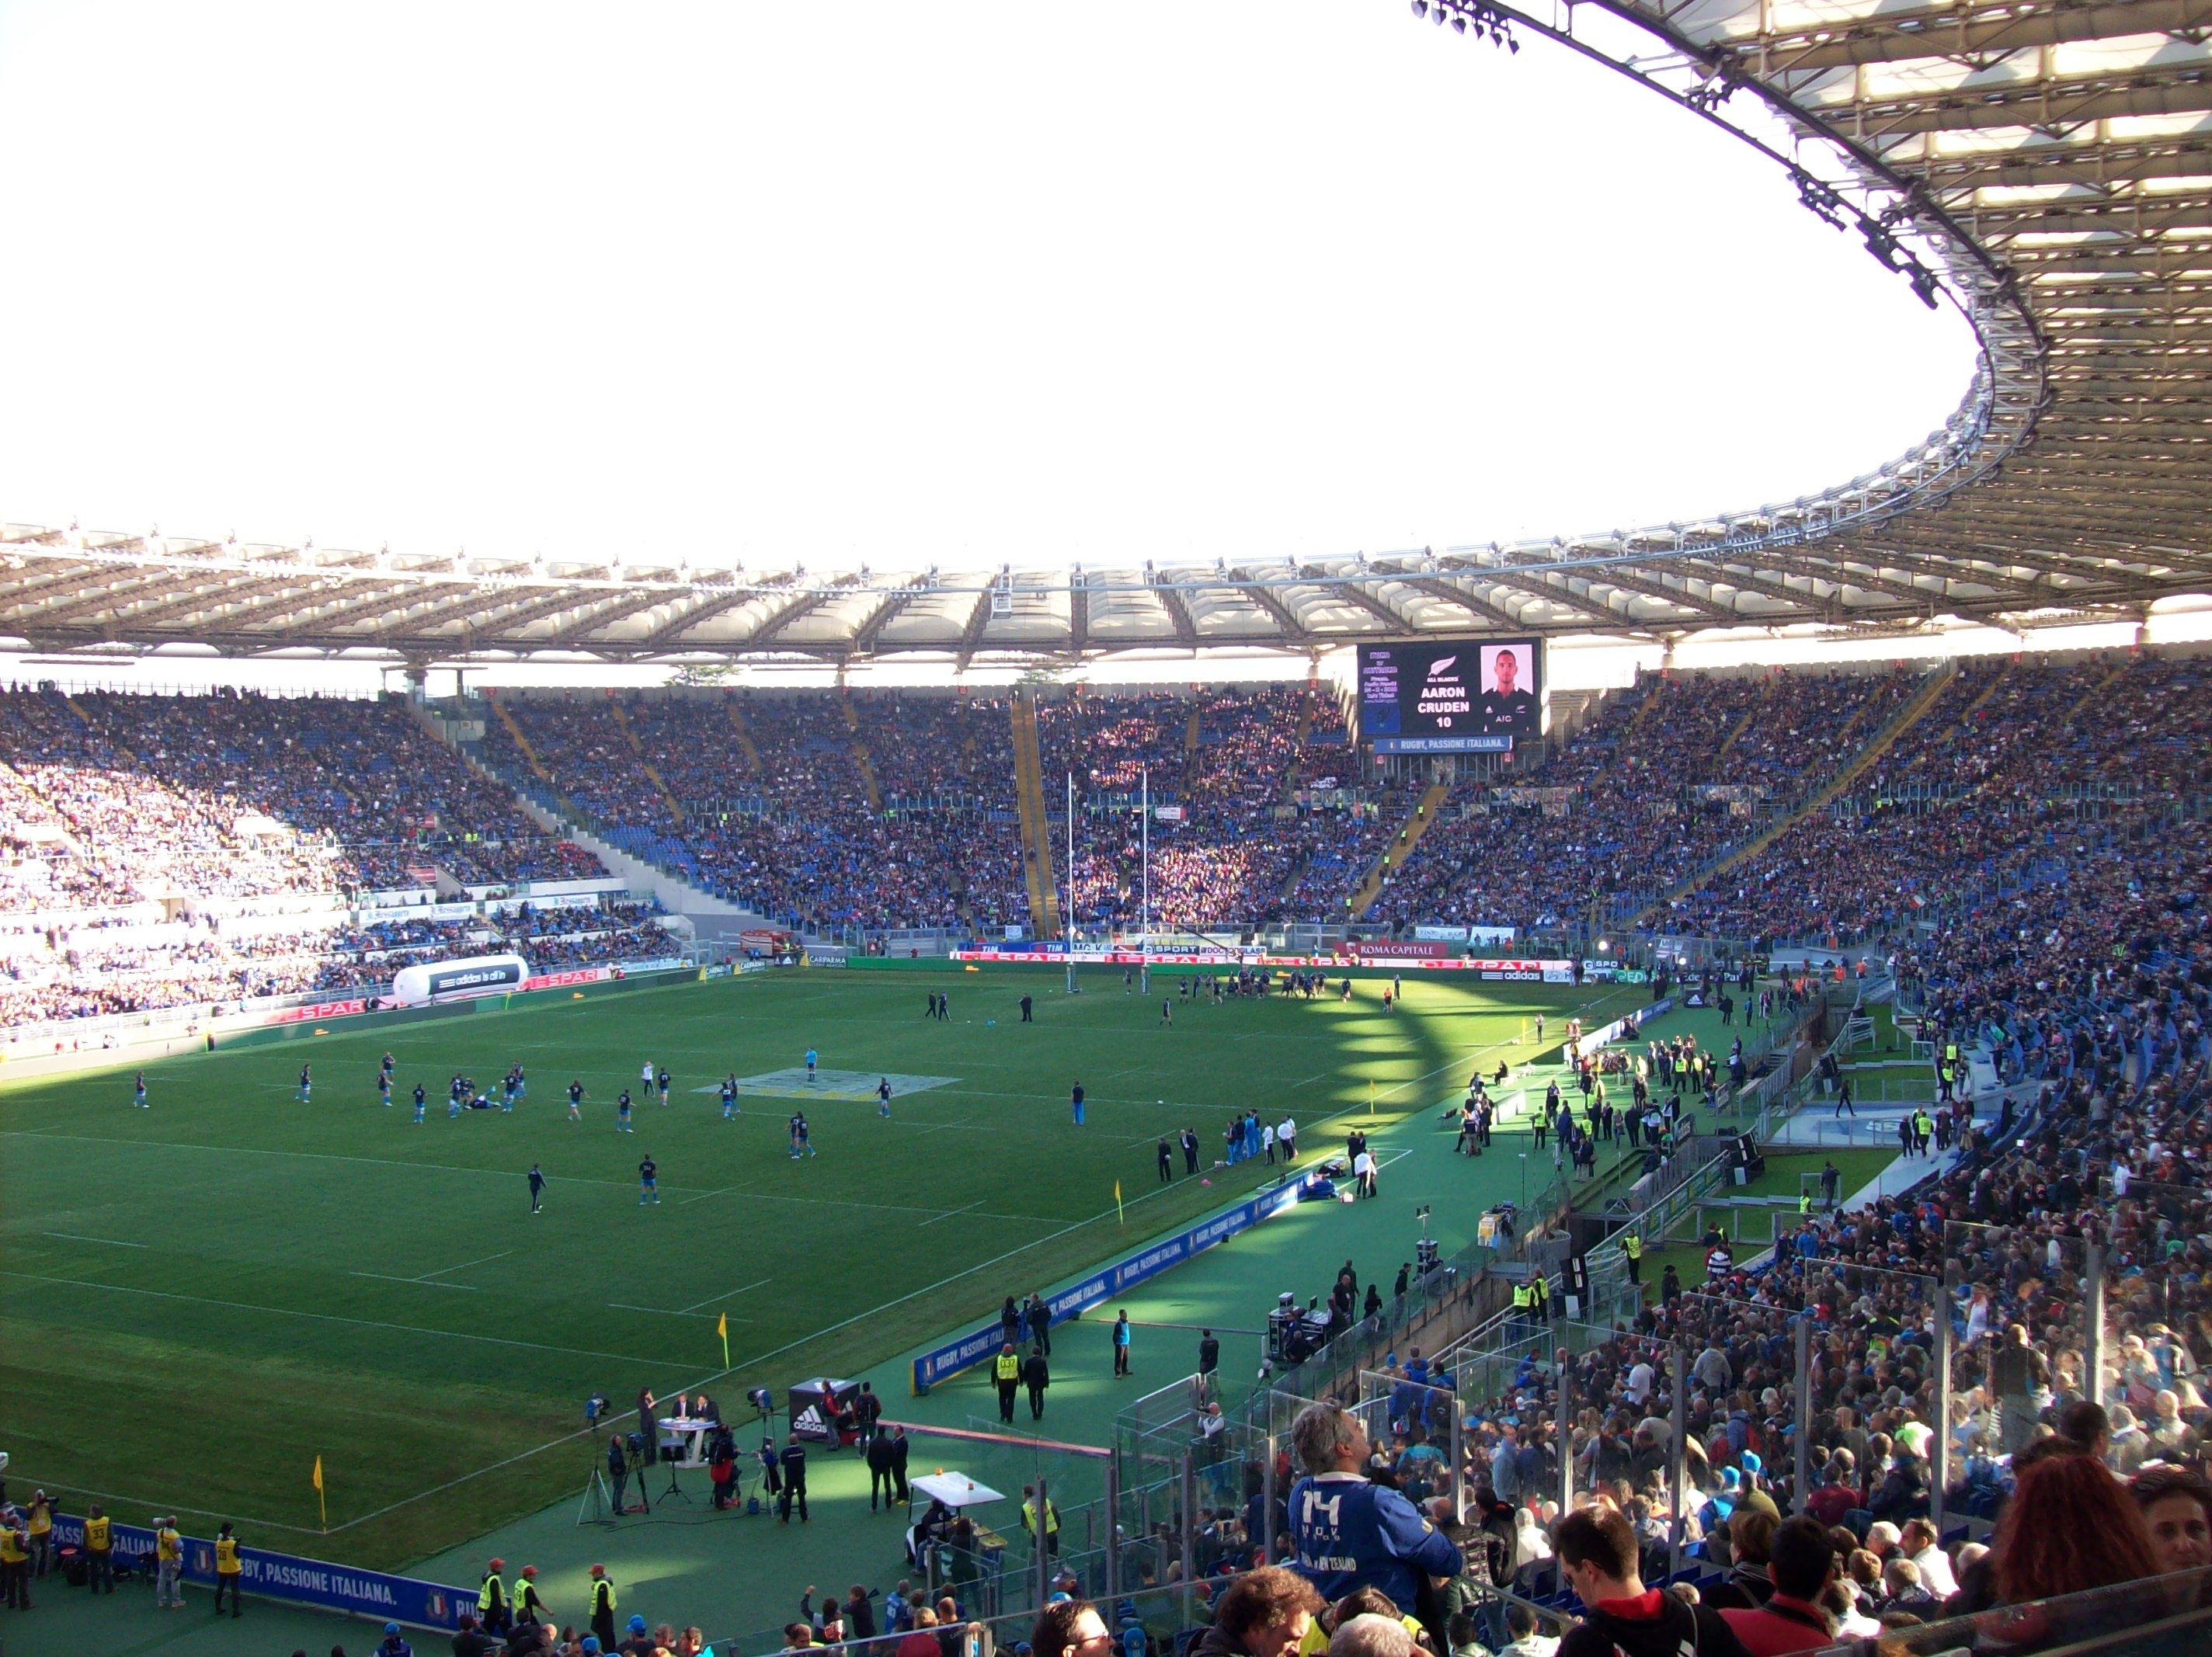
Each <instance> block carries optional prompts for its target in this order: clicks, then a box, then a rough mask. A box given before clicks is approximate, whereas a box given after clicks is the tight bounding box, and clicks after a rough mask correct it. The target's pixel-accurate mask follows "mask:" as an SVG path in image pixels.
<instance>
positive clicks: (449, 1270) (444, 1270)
mask: <svg viewBox="0 0 2212 1657" xmlns="http://www.w3.org/2000/svg"><path fill="white" fill-rule="evenodd" d="M512 1253H514V1251H513V1249H512V1248H502V1249H501V1250H500V1252H499V1253H496V1254H487V1255H485V1256H484V1257H483V1259H480V1260H467V1261H465V1262H463V1263H462V1264H461V1265H459V1266H441V1267H439V1268H438V1270H436V1271H435V1272H424V1273H423V1274H422V1276H421V1277H419V1278H416V1279H415V1281H416V1282H417V1283H428V1282H429V1281H430V1279H431V1278H450V1277H452V1276H453V1273H454V1272H465V1271H467V1270H468V1269H469V1267H470V1266H489V1265H490V1264H491V1263H492V1262H493V1261H494V1260H503V1259H506V1258H507V1256H508V1255H509V1254H512ZM438 1286H439V1287H440V1288H441V1289H443V1288H446V1287H448V1286H449V1285H447V1284H439V1285H438Z"/></svg>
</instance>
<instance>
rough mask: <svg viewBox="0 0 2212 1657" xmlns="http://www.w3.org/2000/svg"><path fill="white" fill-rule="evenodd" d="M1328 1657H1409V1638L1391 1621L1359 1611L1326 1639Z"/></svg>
mask: <svg viewBox="0 0 2212 1657" xmlns="http://www.w3.org/2000/svg"><path fill="white" fill-rule="evenodd" d="M1328 1657H1413V1636H1412V1635H1410V1634H1408V1633H1407V1632H1406V1625H1405V1624H1404V1623H1403V1622H1401V1621H1399V1620H1398V1619H1397V1618H1390V1617H1378V1616H1376V1614H1375V1613H1374V1612H1373V1611H1363V1612H1361V1613H1360V1614H1359V1615H1358V1616H1357V1617H1354V1618H1351V1619H1350V1620H1349V1621H1347V1622H1346V1624H1345V1625H1344V1626H1343V1627H1342V1628H1340V1629H1339V1630H1337V1631H1336V1632H1335V1634H1334V1636H1331V1637H1330V1639H1329V1642H1328Z"/></svg>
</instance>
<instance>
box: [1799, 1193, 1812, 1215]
mask: <svg viewBox="0 0 2212 1657" xmlns="http://www.w3.org/2000/svg"><path fill="white" fill-rule="evenodd" d="M1812 1213H1813V1193H1811V1192H1809V1191H1802V1190H1801V1191H1800V1192H1798V1193H1797V1217H1798V1218H1799V1219H1801V1220H1802V1219H1809V1218H1810V1217H1812Z"/></svg>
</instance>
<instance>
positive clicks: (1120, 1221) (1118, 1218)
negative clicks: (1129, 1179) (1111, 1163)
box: [1114, 1180, 1129, 1225]
mask: <svg viewBox="0 0 2212 1657" xmlns="http://www.w3.org/2000/svg"><path fill="white" fill-rule="evenodd" d="M1114 1221H1115V1224H1117V1225H1127V1224H1128V1223H1129V1222H1128V1218H1127V1216H1125V1215H1124V1214H1123V1213H1122V1212H1121V1181H1119V1180H1116V1181H1114Z"/></svg>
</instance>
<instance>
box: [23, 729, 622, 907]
mask: <svg viewBox="0 0 2212 1657" xmlns="http://www.w3.org/2000/svg"><path fill="white" fill-rule="evenodd" d="M0 852H4V854H5V855H6V856H7V857H8V859H9V864H10V865H11V866H10V867H9V870H8V871H7V874H6V884H5V886H4V888H0V889H4V890H5V891H6V892H7V894H8V895H9V899H10V901H11V903H12V904H14V905H18V906H22V907H33V906H35V907H45V908H52V907H64V905H74V906H79V907H101V906H112V905H115V904H121V903H127V902H131V901H137V900H140V899H144V898H158V897H168V896H173V895H190V896H193V897H204V898H211V897H263V896H267V895H271V894H278V893H288V892H307V893H316V892H347V893H354V892H361V891H372V890H391V889H404V888H414V887H421V886H425V885H428V884H432V883H435V875H436V872H437V871H439V870H441V869H442V870H443V871H446V872H447V873H448V874H450V875H452V876H453V878H455V879H456V880H458V881H460V882H461V883H464V884H469V883H477V884H495V883H513V882H518V881H524V880H532V879H574V878H588V877H598V876H603V875H604V874H605V872H606V871H605V870H604V869H602V868H601V867H600V866H599V862H598V860H597V859H594V858H592V856H591V855H590V853H586V852H584V851H582V850H580V848H579V847H575V846H574V845H572V844H569V843H568V842H566V841H561V840H558V839H556V838H555V837H553V836H552V835H548V834H546V833H545V832H544V830H543V829H540V828H539V827H538V825H537V824H536V823H534V822H532V821H531V820H530V819H529V818H527V817H526V816H523V815H522V814H521V813H520V810H517V809H516V807H515V805H514V803H513V799H512V798H511V797H510V796H509V795H508V794H507V792H506V791H504V790H503V789H501V788H499V787H497V786H494V785H492V784H490V783H488V782H486V781H485V780H483V778H481V777H478V776H477V775H476V774H474V773H473V772H471V770H470V769H469V768H468V767H467V766H466V765H465V763H463V762H462V761H461V760H460V758H459V756H457V755H455V754H454V753H453V750H450V749H449V748H447V746H446V745H445V744H442V743H441V742H440V741H438V740H437V738H435V737H433V736H431V735H430V734H429V733H428V731H425V730H423V729H422V727H421V726H420V725H417V724H416V722H415V720H414V719H413V718H412V717H411V716H410V713H409V712H408V710H407V708H406V706H405V704H404V702H402V701H397V700H394V699H389V698H378V699H374V700H361V699H347V698H339V697H299V698H271V697H266V696H257V695H240V694H237V693H219V694H211V695H193V696H157V695H128V694H120V693H113V692H92V691H88V692H82V693H80V694H78V695H75V696H71V697H64V695H61V694H60V693H59V692H58V691H52V690H44V691H41V690H29V689H21V688H15V689H9V691H7V692H6V693H5V695H4V700H0ZM41 871H43V873H42V872H41ZM418 871H428V873H427V874H425V873H423V872H418Z"/></svg>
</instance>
